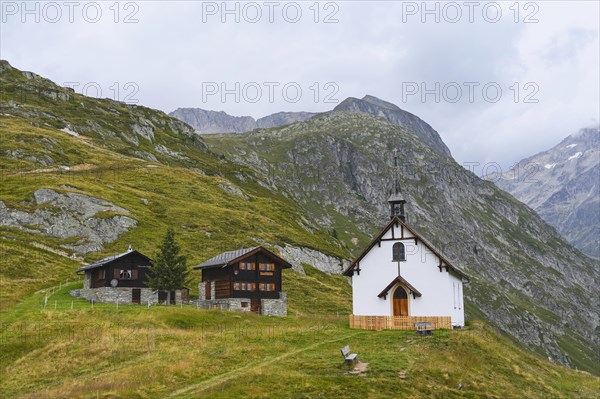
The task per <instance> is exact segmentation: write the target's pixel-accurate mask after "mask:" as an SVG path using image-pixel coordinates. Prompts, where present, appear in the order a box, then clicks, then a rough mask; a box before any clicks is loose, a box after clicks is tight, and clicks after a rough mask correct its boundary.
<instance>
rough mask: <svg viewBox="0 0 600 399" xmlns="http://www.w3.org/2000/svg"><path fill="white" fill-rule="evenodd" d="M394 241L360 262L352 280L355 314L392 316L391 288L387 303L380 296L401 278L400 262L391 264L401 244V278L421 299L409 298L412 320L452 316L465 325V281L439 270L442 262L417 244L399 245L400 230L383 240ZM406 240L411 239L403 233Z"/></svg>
mask: <svg viewBox="0 0 600 399" xmlns="http://www.w3.org/2000/svg"><path fill="white" fill-rule="evenodd" d="M392 229H394V237H395V238H396V240H394V241H381V247H379V246H378V245H377V244H376V245H375V246H374V247H373V248H372V249H371V250H370V251H369V252H368V253H367V254H366V255H365V257H364V258H363V259H362V260H361V261H360V269H361V271H360V275H358V274H357V273H356V272H355V273H354V276H353V277H352V299H353V313H354V314H355V315H363V316H391V315H393V310H392V294H393V291H394V288H392V289H391V290H390V291H389V292H388V295H387V297H386V299H383V298H379V297H378V296H377V295H379V293H380V292H381V291H382V290H383V289H384V288H385V287H386V286H387V285H388V284H389V283H390V282H391V281H392V280H393V279H394V278H395V277H397V276H398V262H392V246H393V245H394V243H396V242H402V243H403V244H404V245H405V248H406V261H405V262H400V275H401V276H402V277H403V278H404V279H405V280H406V281H408V282H409V283H410V284H411V285H412V286H413V287H414V288H415V289H417V290H418V291H419V292H421V294H422V296H421V297H417V298H416V299H413V297H412V295H410V296H409V315H410V316H451V317H452V324H453V325H460V326H463V325H464V303H463V295H462V280H461V279H460V277H457V276H455V275H454V274H453V273H452V272H446V270H445V269H442V272H440V269H439V268H438V265H439V258H438V257H437V256H436V255H435V254H433V253H432V252H431V251H430V250H429V249H428V248H427V247H426V246H425V245H423V244H422V243H421V241H418V242H417V244H416V245H415V241H414V240H406V239H405V240H402V241H400V240H399V239H398V237H400V234H401V232H400V229H401V226H400V225H399V226H398V227H396V225H394V226H392V228H390V229H389V230H388V231H387V232H386V234H385V235H384V236H383V238H392ZM404 237H405V238H408V237H412V235H411V234H410V232H409V231H408V230H407V229H404Z"/></svg>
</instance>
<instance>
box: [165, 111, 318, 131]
mask: <svg viewBox="0 0 600 399" xmlns="http://www.w3.org/2000/svg"><path fill="white" fill-rule="evenodd" d="M314 115H316V113H312V112H276V113H274V114H271V115H267V116H264V117H262V118H259V119H256V120H255V119H254V118H253V117H251V116H232V115H229V114H227V113H226V112H225V111H210V110H205V109H201V108H177V109H176V110H174V111H172V112H170V113H169V116H172V117H175V118H177V119H179V120H181V121H182V122H185V123H187V124H188V125H190V126H191V127H193V128H194V129H195V130H196V132H198V133H201V134H214V133H230V132H235V133H245V132H249V131H252V130H254V129H259V128H271V127H277V126H281V125H287V124H290V123H294V122H301V121H304V120H306V119H309V118H311V117H313V116H314Z"/></svg>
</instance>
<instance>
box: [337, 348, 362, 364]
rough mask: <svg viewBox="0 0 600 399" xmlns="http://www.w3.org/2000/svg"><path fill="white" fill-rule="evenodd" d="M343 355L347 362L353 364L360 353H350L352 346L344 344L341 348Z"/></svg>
mask: <svg viewBox="0 0 600 399" xmlns="http://www.w3.org/2000/svg"><path fill="white" fill-rule="evenodd" d="M341 352H342V356H343V357H344V361H345V362H346V364H352V363H354V362H355V361H356V358H357V357H358V355H357V354H356V353H350V347H349V346H348V345H346V346H344V347H343V348H342V349H341Z"/></svg>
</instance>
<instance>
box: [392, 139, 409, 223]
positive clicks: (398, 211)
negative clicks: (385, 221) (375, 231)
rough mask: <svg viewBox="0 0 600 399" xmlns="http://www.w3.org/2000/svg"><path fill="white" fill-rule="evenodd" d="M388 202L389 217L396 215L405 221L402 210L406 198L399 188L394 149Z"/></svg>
mask: <svg viewBox="0 0 600 399" xmlns="http://www.w3.org/2000/svg"><path fill="white" fill-rule="evenodd" d="M388 203H389V204H390V219H393V218H395V217H397V218H398V219H400V220H402V221H403V222H406V214H405V212H404V204H406V200H405V199H404V196H403V195H402V190H401V189H400V182H399V177H398V152H397V151H396V149H394V188H393V190H392V195H390V198H389V199H388Z"/></svg>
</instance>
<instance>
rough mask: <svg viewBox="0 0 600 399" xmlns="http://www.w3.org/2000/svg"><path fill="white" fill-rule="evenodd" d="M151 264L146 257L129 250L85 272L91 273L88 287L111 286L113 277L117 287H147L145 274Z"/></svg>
mask: <svg viewBox="0 0 600 399" xmlns="http://www.w3.org/2000/svg"><path fill="white" fill-rule="evenodd" d="M151 264H152V263H151V261H150V259H149V258H148V257H146V256H144V255H142V254H141V253H139V252H137V251H131V252H130V253H127V254H125V255H123V256H120V257H118V258H116V259H115V260H113V261H110V262H107V263H105V264H104V265H100V266H98V267H95V268H93V269H90V270H86V273H91V278H90V288H99V287H112V285H111V281H112V280H113V279H114V280H117V287H126V288H147V286H146V283H145V281H146V274H147V273H148V271H149V270H150V267H151Z"/></svg>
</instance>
